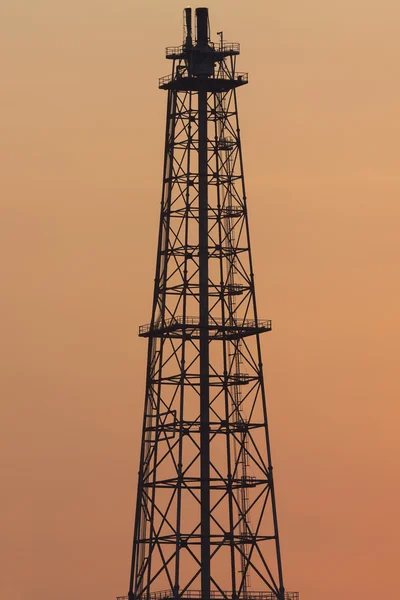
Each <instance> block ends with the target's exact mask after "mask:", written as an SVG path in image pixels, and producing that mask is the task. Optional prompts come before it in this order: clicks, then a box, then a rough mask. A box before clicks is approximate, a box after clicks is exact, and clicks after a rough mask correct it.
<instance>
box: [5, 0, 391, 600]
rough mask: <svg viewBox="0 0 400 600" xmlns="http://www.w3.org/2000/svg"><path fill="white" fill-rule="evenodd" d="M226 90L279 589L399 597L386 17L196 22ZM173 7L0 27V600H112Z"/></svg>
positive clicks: (46, 4) (80, 5)
mask: <svg viewBox="0 0 400 600" xmlns="http://www.w3.org/2000/svg"><path fill="white" fill-rule="evenodd" d="M208 6H209V7H210V11H211V26H212V32H213V34H214V37H216V35H215V33H216V31H219V30H220V29H222V28H223V29H224V35H225V38H226V40H229V41H239V42H241V44H242V55H241V57H240V62H239V69H240V70H243V71H249V74H250V85H249V86H247V87H246V88H244V89H242V90H240V91H239V101H240V117H241V129H242V141H243V147H244V158H245V168H246V183H247V188H248V203H249V213H250V225H251V229H252V246H253V254H254V260H255V272H256V283H257V294H258V305H259V312H260V315H261V316H263V317H265V318H272V319H273V326H274V327H273V332H272V333H271V334H269V335H268V336H266V337H265V338H264V339H263V349H264V364H265V365H266V369H267V390H268V395H269V413H270V423H271V437H272V443H273V455H274V465H275V476H276V486H277V500H278V508H279V516H280V528H281V535H282V547H283V561H284V572H285V579H286V586H287V588H288V589H292V590H299V591H300V594H301V599H302V600H322V599H323V600H354V599H355V598H357V599H358V598H360V599H361V598H362V600H376V598H378V597H379V598H397V597H398V588H399V585H398V577H397V571H398V565H399V539H400V524H399V515H398V507H399V505H400V484H399V468H400V439H399V435H398V428H399V426H398V423H399V417H400V408H399V397H400V383H399V354H400V352H399V350H400V317H399V304H400V282H399V263H400V243H399V223H400V203H399V192H400V175H399V166H398V165H399V150H400V142H399V140H400V135H399V134H400V121H399V105H400V80H399V75H398V73H399V68H398V57H399V51H400V38H399V35H398V30H399V29H398V28H399V22H400V4H399V3H398V2H397V1H395V0H383V1H382V2H380V3H378V2H372V1H371V0H370V1H365V0H363V1H361V0H346V1H345V0H338V1H337V2H331V3H326V2H321V1H320V0H319V1H317V0H302V1H300V2H299V1H298V2H290V3H289V2H285V1H281V2H265V1H261V0H258V1H254V0H249V1H247V2H239V1H238V0H230V1H229V0H219V1H217V0H212V1H210V2H209V3H208ZM183 7H184V6H183V5H182V3H180V2H177V0H169V1H168V2H161V1H160V0H157V1H156V2H151V3H150V2H149V3H146V2H136V3H135V2H133V1H130V2H128V1H127V0H116V1H114V2H105V1H104V0H79V2H78V0H70V1H69V2H54V1H53V2H50V0H36V1H35V2H32V1H29V2H28V0H17V1H16V0H12V1H11V0H3V2H2V3H1V7H0V57H1V58H0V61H1V78H0V98H1V111H0V130H1V136H0V174H1V177H0V186H1V190H0V203H1V207H0V208H1V220H0V245H1V257H2V259H1V286H2V293H1V300H0V303H1V310H0V315H1V317H0V318H1V339H2V343H1V350H0V352H1V415H0V427H1V437H0V444H1V447H0V465H1V478H2V493H1V495H0V515H1V521H2V523H1V531H2V536H1V547H0V559H1V569H0V597H1V598H4V599H7V600H25V599H26V598H29V600H47V599H49V600H52V599H53V598H57V600H71V599H74V600H87V599H88V598H93V599H94V598H95V599H96V600H110V599H112V598H113V597H114V596H116V595H117V594H124V593H126V591H127V586H128V575H129V562H130V548H131V530H132V521H133V509H134V494H135V483H136V472H137V461H138V449H139V441H140V440H139V437H138V436H139V428H140V421H141V414H142V406H143V387H144V386H143V384H144V369H145V353H146V347H145V345H146V344H145V342H144V341H143V340H140V339H138V338H137V326H138V325H140V324H142V323H146V322H147V321H148V319H149V316H150V302H151V294H152V280H153V276H154V275H153V268H154V261H155V249H156V248H155V244H156V237H157V225H158V223H157V221H158V210H159V201H160V197H159V194H160V188H161V168H162V156H163V135H164V131H163V128H164V116H165V100H166V94H165V92H161V91H159V90H158V89H157V79H158V77H159V76H161V75H165V74H167V73H168V69H169V68H170V66H171V65H170V63H169V62H167V61H165V59H164V47H165V46H167V45H173V44H179V43H180V42H181V23H182V21H181V14H182V9H183Z"/></svg>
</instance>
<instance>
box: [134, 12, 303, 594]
mask: <svg viewBox="0 0 400 600" xmlns="http://www.w3.org/2000/svg"><path fill="white" fill-rule="evenodd" d="M191 18H192V17H191V10H190V9H186V10H185V34H184V35H185V37H184V43H183V45H182V46H180V47H173V48H167V52H166V56H167V58H168V59H170V60H171V61H172V74H171V75H170V76H168V77H163V78H162V79H160V85H159V87H160V88H161V89H164V90H167V91H168V100H167V125H166V137H165V159H164V172H163V192H162V200H161V215H160V228H159V237H158V249H157V262H156V273H155V285H154V300H153V307H152V313H151V322H150V323H149V324H148V325H145V326H143V327H140V329H139V335H140V336H141V337H144V338H148V356H147V375H146V395H145V409H144V420H143V437H142V445H141V455H140V470H139V479H138V490H137V504H136V518H135V527H134V540H133V554H132V569H131V577H130V586H129V594H128V598H129V600H163V599H171V600H172V599H176V600H178V599H180V598H182V599H185V598H188V599H190V598H199V599H201V600H210V599H225V600H297V598H298V594H297V593H288V592H285V588H284V583H283V575H282V565H281V556H280V546H279V535H278V521H277V511H276V500H275V491H274V484H273V471H272V462H271V449H270V442H269V435H268V425H267V412H266V401H265V390H264V380H263V370H262V361H261V347H260V336H261V334H262V333H264V332H267V331H270V330H271V321H268V320H261V319H259V318H258V313H257V307H256V298H255V293H254V276H253V267H252V258H251V250H250V239H249V224H248V218H247V209H246V193H245V185H244V178H243V161H242V149H241V142H240V130H239V122H238V109H237V99H236V88H238V87H240V86H242V85H244V84H246V83H247V80H248V78H247V74H245V73H238V72H237V71H236V58H237V55H238V54H239V50H240V49H239V44H232V43H226V42H224V41H223V37H222V33H221V34H219V35H220V43H219V44H213V43H211V42H210V40H209V23H208V11H207V9H204V8H201V9H196V25H197V27H196V29H197V31H196V33H197V35H196V39H195V40H194V39H193V36H192V23H191ZM226 590H229V591H226Z"/></svg>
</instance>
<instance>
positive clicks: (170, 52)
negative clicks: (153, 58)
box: [165, 42, 240, 58]
mask: <svg viewBox="0 0 400 600" xmlns="http://www.w3.org/2000/svg"><path fill="white" fill-rule="evenodd" d="M209 46H211V48H212V49H213V50H214V51H215V52H235V53H238V54H239V53H240V44H238V43H237V42H224V43H223V44H222V45H221V43H219V42H209ZM185 51H186V48H185V46H168V47H167V48H165V56H166V58H170V57H172V56H180V55H182V54H184V53H185Z"/></svg>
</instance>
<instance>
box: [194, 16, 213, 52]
mask: <svg viewBox="0 0 400 600" xmlns="http://www.w3.org/2000/svg"><path fill="white" fill-rule="evenodd" d="M196 30H197V45H198V46H200V45H203V44H205V45H207V44H208V41H209V39H210V36H209V27H208V8H196Z"/></svg>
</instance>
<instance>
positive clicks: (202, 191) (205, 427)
mask: <svg viewBox="0 0 400 600" xmlns="http://www.w3.org/2000/svg"><path fill="white" fill-rule="evenodd" d="M198 102H199V105H198V114H199V288H200V289H199V301H200V478H201V490H200V501H201V509H200V510H201V596H202V600H209V598H210V398H209V331H208V181H207V88H206V81H204V83H203V85H201V86H200V89H199V93H198Z"/></svg>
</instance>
